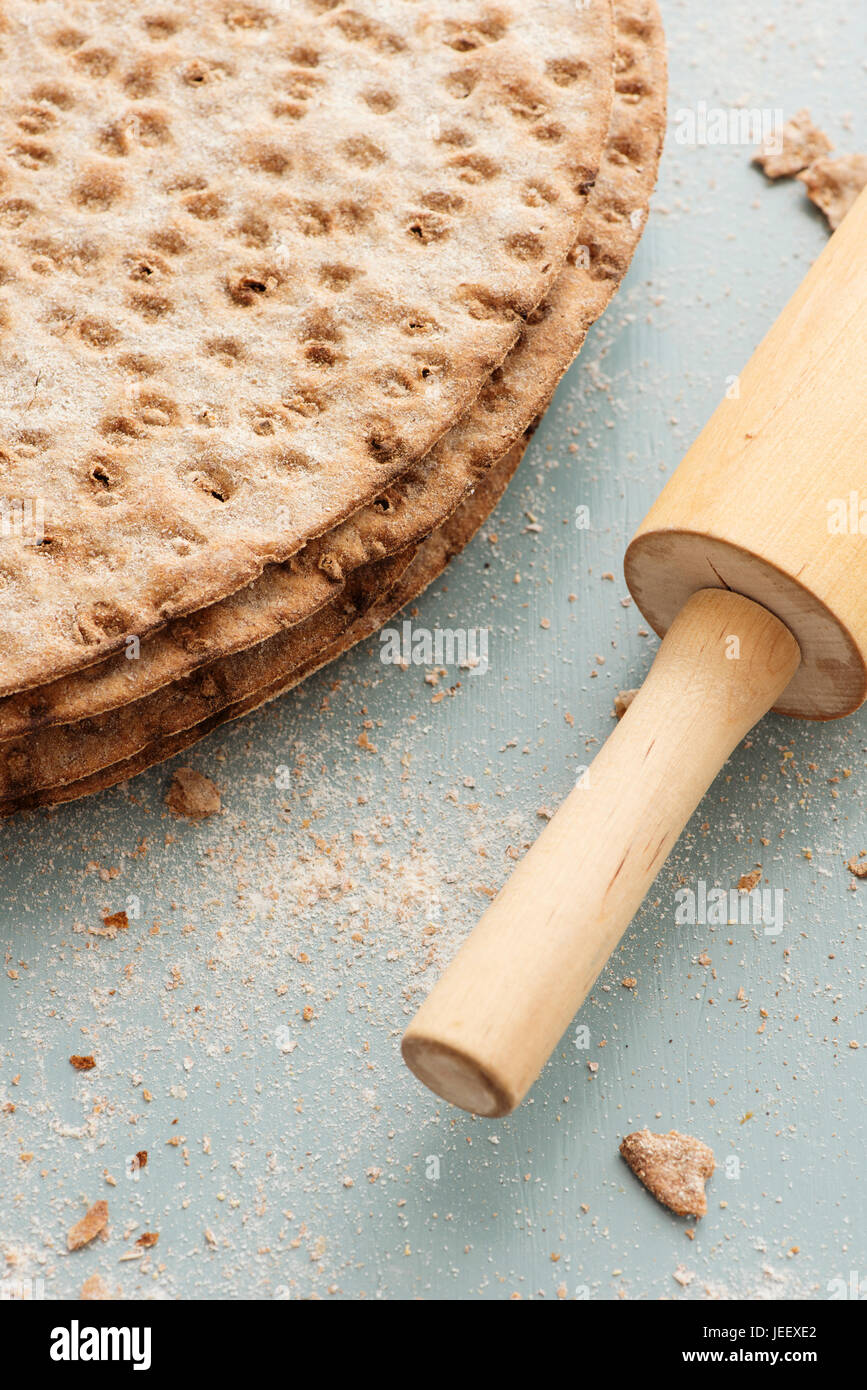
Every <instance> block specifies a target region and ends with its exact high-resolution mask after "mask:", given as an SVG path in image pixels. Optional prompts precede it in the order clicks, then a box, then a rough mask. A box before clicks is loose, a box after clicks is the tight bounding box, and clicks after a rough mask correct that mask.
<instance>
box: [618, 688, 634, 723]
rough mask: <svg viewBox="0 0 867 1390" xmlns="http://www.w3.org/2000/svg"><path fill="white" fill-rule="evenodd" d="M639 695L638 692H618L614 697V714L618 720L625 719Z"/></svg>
mask: <svg viewBox="0 0 867 1390" xmlns="http://www.w3.org/2000/svg"><path fill="white" fill-rule="evenodd" d="M637 694H638V691H637V690H618V692H617V694H616V695H615V696H614V713H615V714H616V716H617V718H618V719H622V718H623V716H624V714H625V713H626V711H627V710H628V709H629V706H630V705H631V704H632V701H633V700H634V699H635V697H636V695H637Z"/></svg>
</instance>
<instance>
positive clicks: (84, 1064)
mask: <svg viewBox="0 0 867 1390" xmlns="http://www.w3.org/2000/svg"><path fill="white" fill-rule="evenodd" d="M69 1062H70V1065H71V1066H73V1067H75V1070H76V1071H93V1068H94V1067H95V1066H96V1058H95V1057H94V1056H92V1055H91V1054H88V1056H87V1057H82V1056H81V1055H80V1054H79V1053H77V1052H73V1054H72V1056H71V1057H70V1059H69Z"/></svg>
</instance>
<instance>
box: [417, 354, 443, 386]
mask: <svg viewBox="0 0 867 1390" xmlns="http://www.w3.org/2000/svg"><path fill="white" fill-rule="evenodd" d="M413 361H414V362H415V363H416V364H417V365H416V371H417V372H418V375H419V378H420V379H421V380H422V381H430V380H431V379H432V378H434V377H440V376H443V375H444V374H445V372H446V371H447V369H448V365H449V359H448V356H447V354H446V353H444V352H439V351H437V349H436V348H429V349H428V350H427V351H426V352H414V353H413Z"/></svg>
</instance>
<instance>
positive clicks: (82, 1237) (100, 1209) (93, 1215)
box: [66, 1202, 108, 1250]
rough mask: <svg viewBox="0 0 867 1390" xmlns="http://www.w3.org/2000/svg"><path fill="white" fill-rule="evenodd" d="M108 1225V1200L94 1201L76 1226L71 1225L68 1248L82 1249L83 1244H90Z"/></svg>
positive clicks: (67, 1237) (67, 1235)
mask: <svg viewBox="0 0 867 1390" xmlns="http://www.w3.org/2000/svg"><path fill="white" fill-rule="evenodd" d="M107 1225H108V1202H94V1204H93V1206H92V1207H91V1208H90V1210H89V1211H87V1212H85V1214H84V1216H83V1217H82V1218H81V1220H80V1221H76V1223H75V1225H74V1226H70V1228H69V1230H68V1231H67V1233H66V1248H67V1250H80V1249H81V1248H82V1246H83V1245H89V1244H90V1242H91V1241H92V1240H93V1239H94V1237H95V1236H98V1235H99V1233H100V1231H104V1230H105V1228H106V1226H107Z"/></svg>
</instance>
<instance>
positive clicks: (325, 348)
mask: <svg viewBox="0 0 867 1390" xmlns="http://www.w3.org/2000/svg"><path fill="white" fill-rule="evenodd" d="M304 356H305V358H306V360H307V361H308V362H312V363H313V364H314V365H315V366H317V367H334V366H336V365H337V363H338V362H340V361H341V360H342V357H341V354H340V353H339V352H337V351H336V349H335V348H333V347H332V346H331V344H330V343H315V342H312V343H307V345H306V347H305V348H304Z"/></svg>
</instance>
